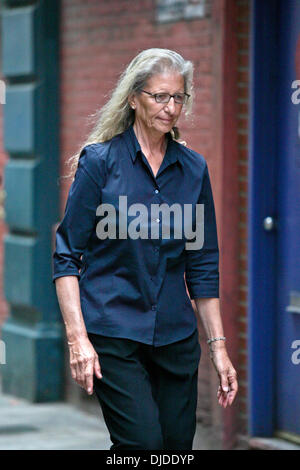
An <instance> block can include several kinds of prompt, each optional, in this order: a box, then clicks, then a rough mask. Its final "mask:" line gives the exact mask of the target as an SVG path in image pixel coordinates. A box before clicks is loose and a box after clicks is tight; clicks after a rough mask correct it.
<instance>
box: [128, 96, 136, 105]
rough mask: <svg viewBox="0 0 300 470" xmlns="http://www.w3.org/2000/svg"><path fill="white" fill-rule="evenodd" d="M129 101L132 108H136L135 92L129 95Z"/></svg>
mask: <svg viewBox="0 0 300 470" xmlns="http://www.w3.org/2000/svg"><path fill="white" fill-rule="evenodd" d="M128 103H129V106H130V107H131V108H132V109H135V108H136V102H135V95H134V94H133V93H132V94H131V95H129V96H128Z"/></svg>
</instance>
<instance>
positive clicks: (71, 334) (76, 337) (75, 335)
mask: <svg viewBox="0 0 300 470" xmlns="http://www.w3.org/2000/svg"><path fill="white" fill-rule="evenodd" d="M66 336H67V340H68V343H74V342H76V341H80V340H82V339H87V338H88V336H87V333H86V331H82V330H81V331H74V330H71V331H68V330H67V332H66Z"/></svg>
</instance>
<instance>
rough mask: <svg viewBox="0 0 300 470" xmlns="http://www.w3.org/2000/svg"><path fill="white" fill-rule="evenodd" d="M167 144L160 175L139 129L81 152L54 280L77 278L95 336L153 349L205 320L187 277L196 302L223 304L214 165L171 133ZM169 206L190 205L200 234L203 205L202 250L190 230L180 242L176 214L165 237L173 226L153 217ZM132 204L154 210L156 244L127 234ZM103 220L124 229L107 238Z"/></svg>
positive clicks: (61, 230)
mask: <svg viewBox="0 0 300 470" xmlns="http://www.w3.org/2000/svg"><path fill="white" fill-rule="evenodd" d="M167 138H168V145H167V150H166V153H165V156H164V159H163V161H162V164H161V166H160V168H159V170H158V172H157V174H156V176H154V174H153V171H152V169H151V166H150V165H149V163H148V161H147V159H146V157H145V155H144V154H143V153H142V151H141V147H140V145H139V142H138V140H137V138H136V136H135V132H134V129H133V125H131V126H130V127H129V128H128V129H127V130H126V131H125V132H123V133H121V134H118V135H117V136H115V137H113V138H112V139H111V140H109V141H107V142H104V143H95V144H90V145H87V146H85V147H84V148H83V149H82V151H81V154H80V158H79V162H78V168H77V171H76V174H75V178H74V180H73V182H72V185H71V188H70V191H69V195H68V199H67V204H66V209H65V214H64V217H63V220H62V221H61V223H60V225H59V226H58V229H57V231H56V249H55V252H54V254H53V282H54V281H55V279H56V278H58V277H61V276H70V275H75V276H77V277H78V278H79V288H80V301H81V309H82V314H83V318H84V322H85V326H86V329H87V331H88V332H90V333H96V334H102V335H105V336H112V337H120V338H129V339H132V340H135V341H140V342H142V343H146V344H150V345H154V346H162V345H166V344H169V343H172V342H174V341H179V340H181V339H184V338H186V337H187V336H189V335H190V334H192V332H193V331H194V330H195V328H197V319H196V316H195V313H194V310H193V307H192V304H191V301H190V299H189V297H188V295H187V291H186V286H185V282H184V273H185V278H186V285H187V288H188V292H189V294H190V298H191V299H195V298H201V297H219V250H218V239H217V228H216V219H215V210H214V202H213V195H212V190H211V184H210V178H209V173H208V168H207V163H206V161H205V159H204V157H203V156H202V155H200V154H198V153H197V152H195V151H193V150H191V149H189V148H187V147H185V146H184V145H182V144H179V143H178V142H176V141H175V140H173V139H172V136H171V134H170V133H168V134H167ZM120 196H123V201H122V202H121V199H119V197H120ZM124 196H126V197H127V199H126V198H124ZM125 200H126V204H125V203H124V201H125ZM163 203H165V204H167V205H168V207H170V208H171V209H172V207H171V206H172V204H174V203H175V204H176V203H177V204H179V205H180V207H181V208H182V214H183V213H184V204H188V205H190V207H192V212H191V214H192V215H191V217H192V224H193V228H195V213H196V212H195V208H196V204H203V205H204V206H203V207H204V224H203V227H204V228H203V234H204V243H203V244H202V247H201V248H198V249H187V248H186V242H190V241H192V240H190V236H189V239H187V238H186V237H185V232H184V230H183V233H182V237H181V238H177V236H176V237H175V236H174V233H172V229H173V232H174V220H175V219H174V218H172V214H171V217H170V219H169V228H170V233H169V234H168V236H162V230H161V226H162V223H163V222H164V223H165V221H163V220H162V217H159V216H157V214H156V215H155V216H153V214H152V212H151V207H153V205H155V204H158V205H161V204H163ZM103 204H109V205H110V207H113V208H114V210H115V218H114V217H113V215H111V218H110V219H108V216H107V214H108V212H104V211H103V210H102V211H101V210H99V207H98V206H100V205H101V206H102V205H103ZM133 204H143V205H144V206H145V207H146V208H147V210H148V215H146V219H147V223H148V227H151V226H152V228H153V229H154V231H153V232H151V233H150V232H148V237H146V236H145V235H144V237H142V236H139V237H134V236H132V235H131V236H129V233H130V231H129V226H130V224H131V225H132V224H137V222H136V221H137V218H138V216H139V215H140V212H139V211H136V210H133V209H134V208H135V209H137V208H138V207H140V206H132V205H133ZM131 206H132V207H131ZM102 207H103V208H106V207H108V206H102ZM130 207H131V209H130V210H129V208H130ZM97 208H98V210H97ZM125 212H126V214H125ZM105 218H106V219H105ZM146 219H145V216H144V219H140V225H139V226H137V227H136V228H137V229H141V228H142V227H143V226H144V228H145V221H146ZM105 220H106V224H107V225H106V229H108V222H107V221H109V220H111V221H112V222H113V226H115V229H116V232H115V233H114V230H113V233H112V232H110V235H109V237H107V238H106V239H101V237H102V238H103V236H102V235H100V236H99V234H100V230H99V229H100V228H102V229H103V230H102V232H103V231H105V230H104V228H105V227H104V225H105V224H104V222H105ZM177 220H178V219H177ZM101 224H102V225H101ZM124 229H126V230H127V229H128V232H127V233H126V230H124ZM137 231H138V230H137ZM155 231H156V232H155ZM141 233H142V232H141ZM153 233H156V234H157V235H156V236H155V235H153ZM144 234H145V232H144ZM151 234H152V235H151Z"/></svg>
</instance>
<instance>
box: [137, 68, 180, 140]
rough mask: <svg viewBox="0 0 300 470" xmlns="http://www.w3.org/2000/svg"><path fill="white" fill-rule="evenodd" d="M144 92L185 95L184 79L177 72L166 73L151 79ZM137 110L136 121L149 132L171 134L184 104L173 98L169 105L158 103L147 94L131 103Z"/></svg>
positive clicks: (142, 94)
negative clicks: (176, 101)
mask: <svg viewBox="0 0 300 470" xmlns="http://www.w3.org/2000/svg"><path fill="white" fill-rule="evenodd" d="M143 90H145V91H148V92H150V93H169V94H170V95H173V94H175V93H184V78H183V76H182V75H180V74H179V73H176V72H166V73H163V74H159V75H154V76H153V77H151V78H150V79H149V80H148V82H147V84H146V85H145V86H144V88H143ZM129 102H130V104H131V106H132V107H133V108H134V109H135V121H136V122H139V123H140V124H142V125H143V127H146V129H148V130H149V131H150V130H151V131H153V130H156V131H157V132H159V133H166V132H169V131H170V130H171V129H172V127H174V126H175V124H176V121H177V120H178V118H179V116H180V113H181V110H182V106H183V105H182V104H178V103H175V101H174V98H171V99H170V101H169V103H156V101H155V98H154V96H150V95H148V94H147V93H143V92H141V93H139V94H137V95H134V96H133V97H132V99H131V100H130V101H129Z"/></svg>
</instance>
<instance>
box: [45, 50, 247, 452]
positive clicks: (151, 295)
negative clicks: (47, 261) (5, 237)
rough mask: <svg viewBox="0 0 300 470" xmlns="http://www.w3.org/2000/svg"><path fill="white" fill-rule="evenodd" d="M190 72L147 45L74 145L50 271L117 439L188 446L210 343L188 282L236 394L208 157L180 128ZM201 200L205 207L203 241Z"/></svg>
mask: <svg viewBox="0 0 300 470" xmlns="http://www.w3.org/2000/svg"><path fill="white" fill-rule="evenodd" d="M192 79H193V64H192V63H191V62H190V61H185V60H184V59H183V58H182V57H181V55H179V54H178V53H176V52H174V51H171V50H167V49H156V48H153V49H148V50H145V51H142V52H141V53H140V54H138V55H137V56H136V57H135V58H134V59H133V60H132V62H131V63H130V64H129V65H128V67H127V68H126V70H125V71H124V72H123V74H122V75H121V77H120V80H119V82H118V84H117V86H116V88H115V90H114V92H113V94H112V96H111V98H110V100H109V101H108V102H107V104H106V105H105V106H104V107H103V108H102V109H101V110H100V112H99V116H98V119H97V123H96V125H95V127H94V129H93V132H92V133H91V135H90V137H89V139H88V140H87V142H85V144H84V146H83V148H82V150H81V152H80V154H77V155H75V156H74V157H72V167H74V169H76V173H75V179H74V181H73V183H72V186H71V188H70V192H69V196H68V200H67V205H66V210H65V214H64V218H63V220H62V222H61V224H60V225H59V227H58V229H57V233H56V251H55V253H54V274H53V282H55V284H56V291H57V297H58V300H59V304H60V309H61V312H62V315H63V318H64V322H65V326H66V334H67V339H68V345H69V351H70V367H71V372H72V377H73V378H74V379H75V381H76V382H77V383H78V384H79V385H80V386H81V387H83V388H84V389H86V391H87V392H88V393H89V394H91V393H93V390H95V392H96V395H97V397H98V400H99V403H100V405H101V408H102V411H103V416H104V419H105V422H106V424H107V427H108V430H109V433H110V437H111V440H112V443H113V444H112V446H111V449H151V450H155V449H168V450H189V449H192V443H193V438H194V434H195V428H196V404H197V374H198V365H199V360H200V355H201V348H200V345H199V342H198V330H197V320H196V316H195V313H194V310H193V307H192V304H191V301H190V299H189V297H188V295H187V291H186V286H187V289H188V293H189V295H190V298H191V299H194V301H195V304H196V308H197V311H198V313H199V315H200V317H201V320H202V322H203V325H204V328H205V331H206V334H207V337H208V342H209V347H210V355H211V359H212V361H213V364H214V366H215V368H216V371H217V373H218V375H219V378H220V386H219V389H218V391H217V397H218V400H219V403H220V405H221V406H223V407H226V406H227V405H228V404H229V405H231V404H232V402H233V400H234V398H235V395H236V393H237V388H238V386H237V380H236V371H235V370H234V368H233V366H232V364H231V362H230V359H229V357H228V354H227V352H226V347H225V338H224V334H223V327H222V321H221V316H220V306H219V270H218V262H219V251H218V241H217V230H216V220H215V212H214V203H213V196H212V192H211V186H210V179H209V174H208V169H207V164H206V161H205V159H204V158H203V157H202V156H201V155H200V154H198V153H196V152H195V151H192V150H191V149H189V148H187V147H186V146H185V145H182V144H181V143H179V142H178V141H177V140H175V139H178V137H179V132H178V128H177V127H176V122H177V120H178V118H179V116H180V114H181V111H182V109H183V108H184V109H185V112H186V114H188V113H189V112H190V110H191V105H192V94H193V90H192ZM158 207H161V211H159V210H158ZM196 207H198V208H199V207H200V208H201V207H204V215H203V219H202V220H203V224H202V226H203V235H204V242H202V245H201V240H200V244H199V231H198V229H199V227H200V224H199V220H198V219H197V216H199V214H200V215H201V210H200V209H199V211H198V209H197V210H196ZM184 209H187V211H186V212H185V211H184ZM188 209H190V211H189V210H188ZM171 214H173V217H171ZM202 214H203V212H202ZM182 220H184V221H183V222H182ZM183 226H184V227H183ZM188 227H190V232H189V231H188V230H187V231H185V230H183V228H188ZM149 229H150V230H149ZM168 230H169V232H168ZM149 231H150V233H149ZM180 232H181V234H180ZM187 232H188V233H187ZM178 233H179V235H178ZM197 238H198V239H197ZM187 240H189V241H187ZM190 240H192V242H191V241H190ZM184 276H185V280H184ZM78 279H79V282H78ZM185 281H186V285H185Z"/></svg>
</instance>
